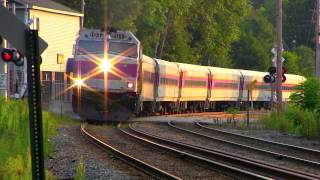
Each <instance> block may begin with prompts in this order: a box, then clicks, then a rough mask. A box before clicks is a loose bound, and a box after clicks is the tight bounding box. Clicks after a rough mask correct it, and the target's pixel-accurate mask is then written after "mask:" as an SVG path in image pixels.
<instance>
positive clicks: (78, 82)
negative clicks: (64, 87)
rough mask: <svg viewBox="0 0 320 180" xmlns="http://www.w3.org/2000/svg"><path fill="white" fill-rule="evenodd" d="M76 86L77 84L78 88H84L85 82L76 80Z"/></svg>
mask: <svg viewBox="0 0 320 180" xmlns="http://www.w3.org/2000/svg"><path fill="white" fill-rule="evenodd" d="M75 84H76V85H77V86H83V80H82V79H76V80H75Z"/></svg>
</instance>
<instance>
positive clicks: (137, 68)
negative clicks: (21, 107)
mask: <svg viewBox="0 0 320 180" xmlns="http://www.w3.org/2000/svg"><path fill="white" fill-rule="evenodd" d="M74 49H75V51H74V56H73V57H72V58H69V60H68V62H67V74H68V76H69V77H70V78H71V79H72V81H73V82H74V83H73V84H72V87H71V88H72V92H73V93H72V107H73V110H74V111H75V112H76V113H78V114H79V115H80V117H82V118H84V119H87V120H96V121H107V120H116V121H117V120H127V119H129V118H130V117H132V115H143V114H155V113H158V114H173V113H183V112H203V111H224V110H226V109H228V108H229V107H238V108H239V109H244V108H246V106H247V105H246V102H247V100H248V99H249V100H250V101H251V102H252V106H253V107H254V108H257V109H259V108H269V107H270V99H271V87H270V84H267V83H265V82H264V80H263V77H264V76H265V75H266V74H267V72H259V71H251V70H242V69H229V68H220V67H212V66H200V65H193V64H185V63H179V62H172V61H174V60H172V61H165V60H161V59H157V58H152V57H149V56H146V55H144V54H143V50H142V49H143V47H142V45H141V42H140V41H139V40H138V38H137V37H136V36H135V35H134V34H133V33H131V32H129V31H119V30H115V31H101V30H95V29H85V30H82V31H81V32H80V33H79V37H78V38H77V41H76V44H75V48H74ZM286 77H287V79H286V81H285V82H284V83H282V92H283V101H284V102H287V101H289V96H290V95H291V94H292V93H293V92H295V91H296V90H295V86H296V85H298V84H300V83H302V82H303V81H304V80H305V78H304V77H303V76H299V75H294V74H286ZM248 88H251V89H250V91H249V92H251V93H249V94H248ZM248 95H249V98H248Z"/></svg>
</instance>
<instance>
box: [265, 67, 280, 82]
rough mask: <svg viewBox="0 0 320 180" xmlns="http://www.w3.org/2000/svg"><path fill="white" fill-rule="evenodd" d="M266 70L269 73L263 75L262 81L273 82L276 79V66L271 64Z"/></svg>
mask: <svg viewBox="0 0 320 180" xmlns="http://www.w3.org/2000/svg"><path fill="white" fill-rule="evenodd" d="M268 72H269V74H267V75H265V76H264V77H263V81H264V82H265V83H274V82H275V81H276V77H275V74H276V72H277V69H276V67H274V66H271V67H270V68H269V69H268Z"/></svg>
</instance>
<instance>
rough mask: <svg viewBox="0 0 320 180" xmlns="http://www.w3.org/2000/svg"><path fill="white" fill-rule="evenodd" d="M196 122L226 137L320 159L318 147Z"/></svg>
mask: <svg viewBox="0 0 320 180" xmlns="http://www.w3.org/2000/svg"><path fill="white" fill-rule="evenodd" d="M195 124H196V125H197V126H199V127H201V128H204V129H207V130H209V131H211V132H214V133H215V134H221V135H223V136H225V137H226V136H228V137H230V138H237V139H240V140H250V143H255V144H260V145H261V146H268V147H271V148H279V147H280V148H282V149H285V150H287V151H295V152H299V153H301V154H303V155H312V156H313V157H318V158H319V159H320V151H319V150H316V149H309V148H305V147H299V146H294V145H290V144H285V143H279V142H274V141H268V140H263V139H260V138H255V137H250V136H245V135H241V134H236V133H232V132H227V131H224V130H219V129H215V128H210V127H207V126H205V125H204V124H202V123H201V122H196V123H195ZM317 164H319V165H320V163H317Z"/></svg>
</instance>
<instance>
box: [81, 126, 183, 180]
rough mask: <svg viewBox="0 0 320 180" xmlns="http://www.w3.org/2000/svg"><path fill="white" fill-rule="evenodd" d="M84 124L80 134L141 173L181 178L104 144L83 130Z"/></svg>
mask: <svg viewBox="0 0 320 180" xmlns="http://www.w3.org/2000/svg"><path fill="white" fill-rule="evenodd" d="M85 127H86V125H85V124H81V127H80V129H81V134H82V135H83V136H84V137H85V138H88V139H89V140H90V141H91V142H93V143H94V144H95V145H97V146H98V147H100V148H101V149H103V150H106V151H108V152H111V153H112V154H114V155H115V156H116V157H117V158H119V159H120V160H122V161H124V162H125V163H127V164H129V165H131V166H132V167H134V168H136V169H138V170H140V171H142V172H143V173H145V174H147V175H149V176H152V177H154V178H155V179H174V180H181V178H179V177H177V176H175V175H172V174H170V173H168V172H166V171H163V170H161V169H159V168H157V167H154V166H152V165H150V164H148V163H146V162H143V161H141V160H139V159H136V158H134V157H133V156H130V155H128V154H126V153H124V152H121V151H119V150H118V149H116V148H114V147H112V146H111V145H108V144H106V143H105V142H103V141H101V140H100V139H98V138H96V137H94V136H93V135H92V134H90V133H89V132H88V131H86V130H85Z"/></svg>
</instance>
